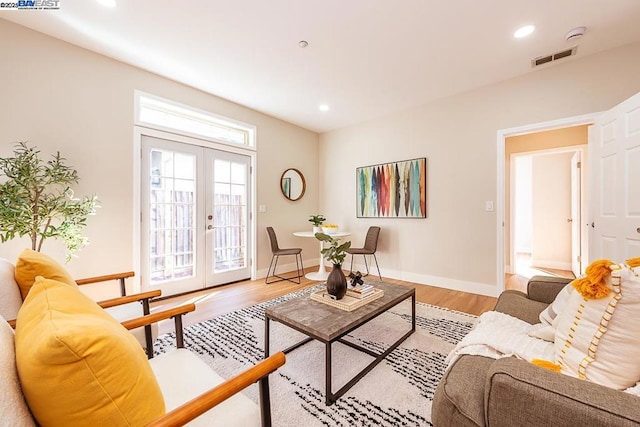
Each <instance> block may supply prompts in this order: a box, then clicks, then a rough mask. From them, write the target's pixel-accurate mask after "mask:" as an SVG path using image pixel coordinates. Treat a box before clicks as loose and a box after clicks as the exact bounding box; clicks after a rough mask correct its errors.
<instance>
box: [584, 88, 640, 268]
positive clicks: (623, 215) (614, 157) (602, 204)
mask: <svg viewBox="0 0 640 427" xmlns="http://www.w3.org/2000/svg"><path fill="white" fill-rule="evenodd" d="M589 162H590V166H589V167H590V171H591V173H592V175H591V186H592V187H591V188H592V190H591V212H590V217H591V222H590V224H589V233H590V234H589V258H590V261H595V260H597V259H602V258H605V259H610V260H612V261H613V262H623V261H624V260H625V259H628V258H634V257H638V256H640V184H639V183H640V93H638V94H636V95H634V96H632V97H631V98H629V99H627V100H626V101H624V102H622V103H620V104H618V105H616V106H615V107H613V108H612V109H610V110H609V111H607V112H605V113H603V114H602V115H601V116H599V117H598V118H597V119H596V120H595V123H594V124H593V126H592V127H590V128H589Z"/></svg>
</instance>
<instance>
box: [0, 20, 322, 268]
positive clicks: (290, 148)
mask: <svg viewBox="0 0 640 427" xmlns="http://www.w3.org/2000/svg"><path fill="white" fill-rule="evenodd" d="M0 40H2V41H3V42H2V43H0V57H1V58H2V60H0V76H2V82H1V83H0V85H1V86H0V87H1V88H2V89H1V92H2V95H1V97H0V99H1V102H0V155H1V156H7V155H10V154H11V153H12V149H13V142H15V141H23V140H29V142H30V144H33V145H36V146H37V147H38V148H39V149H40V150H41V151H42V152H43V154H45V155H47V156H48V155H49V154H51V153H54V152H55V151H57V150H59V151H60V152H61V153H62V155H63V156H64V157H66V158H67V159H68V164H70V165H72V166H73V167H75V168H76V169H77V170H78V172H79V176H80V178H81V181H80V184H79V185H78V186H77V187H76V190H77V191H76V193H77V194H78V195H84V194H90V193H96V194H97V195H98V197H99V199H100V201H101V204H102V208H101V209H99V211H98V214H97V215H96V216H95V217H92V218H90V220H89V225H88V227H87V229H86V234H87V236H88V237H89V238H90V240H91V244H90V245H89V246H88V247H87V248H85V249H84V250H83V251H81V252H80V253H79V258H77V259H74V260H72V261H71V262H70V263H69V264H68V265H67V267H68V269H69V271H70V272H71V274H72V275H73V276H74V277H85V276H91V275H101V274H107V273H111V272H115V271H126V270H132V269H133V268H134V265H133V260H134V253H133V241H134V239H136V238H137V236H134V235H133V221H135V219H134V217H135V215H134V212H133V183H134V180H137V179H138V177H135V176H133V158H134V157H133V156H134V153H133V148H132V147H133V118H134V117H133V100H134V90H135V89H139V90H142V91H144V92H147V93H150V94H154V95H158V96H161V97H164V98H167V99H171V100H174V101H177V102H180V103H183V104H187V105H191V106H194V107H197V108H200V109H203V110H207V111H211V112H213V113H216V114H220V115H223V116H227V117H231V118H234V119H237V120H240V121H243V122H247V123H251V124H254V125H256V126H257V141H258V142H257V143H258V164H257V174H258V175H257V194H258V197H257V203H258V204H260V205H267V212H266V213H257V212H256V215H257V219H258V222H257V226H258V227H257V248H258V259H257V268H258V270H259V271H264V272H266V269H267V267H268V265H269V260H270V258H271V252H270V249H269V245H268V241H267V237H266V233H265V231H264V228H265V227H266V226H269V225H272V226H273V227H274V228H275V229H276V231H277V232H278V236H279V238H280V240H281V244H282V246H291V245H296V246H298V247H303V249H304V250H303V254H304V257H305V259H308V260H315V259H317V251H318V249H317V244H316V243H314V242H313V241H311V239H298V238H295V237H294V236H292V235H291V232H293V231H295V230H299V229H303V230H306V229H310V228H311V224H310V223H309V222H307V219H308V216H309V215H310V214H313V213H317V212H318V197H319V190H318V188H319V186H318V160H317V158H318V135H317V134H316V133H314V132H311V131H308V130H305V129H302V128H300V127H297V126H294V125H291V124H289V123H286V122H283V121H281V120H278V119H275V118H273V117H270V116H267V115H265V114H262V113H259V112H256V111H254V110H251V109H248V108H246V107H243V106H240V105H237V104H234V103H232V102H229V101H226V100H224V99H221V98H217V97H215V96H211V95H208V94H205V93H203V92H200V91H198V90H195V89H193V88H190V87H187V86H185V85H182V84H179V83H176V82H173V81H171V80H168V79H165V78H162V77H159V76H157V75H155V74H152V73H149V72H145V71H142V70H140V69H137V68H135V67H131V66H129V65H126V64H123V63H121V62H118V61H115V60H112V59H110V58H107V57H104V56H101V55H98V54H95V53H93V52H90V51H87V50H85V49H82V48H79V47H76V46H73V45H71V44H68V43H65V42H62V41H60V40H57V39H54V38H51V37H49V36H46V35H43V34H41V33H37V32H34V31H32V30H29V29H27V28H24V27H21V26H18V25H16V24H13V23H11V22H8V21H5V20H2V19H0ZM289 167H295V168H298V169H300V170H301V171H302V172H303V173H304V175H305V177H306V182H307V189H306V193H305V196H304V197H303V198H302V199H301V200H300V201H298V202H290V201H287V200H286V199H285V198H284V197H283V196H282V194H281V192H280V175H281V174H282V172H283V171H284V170H285V169H287V168H289ZM26 246H29V241H28V240H26V238H25V239H23V240H19V241H18V240H15V241H12V242H9V243H6V244H2V245H0V257H3V258H7V259H9V260H12V261H15V259H16V257H17V255H18V253H19V252H20V250H21V249H22V248H23V247H26ZM43 249H44V251H45V252H46V253H48V254H50V255H52V256H53V257H54V258H56V259H58V260H59V261H63V260H64V257H63V253H62V252H63V251H62V248H61V246H59V244H57V243H56V242H49V241H47V242H46V243H45V245H44V248H43ZM310 262H312V261H310Z"/></svg>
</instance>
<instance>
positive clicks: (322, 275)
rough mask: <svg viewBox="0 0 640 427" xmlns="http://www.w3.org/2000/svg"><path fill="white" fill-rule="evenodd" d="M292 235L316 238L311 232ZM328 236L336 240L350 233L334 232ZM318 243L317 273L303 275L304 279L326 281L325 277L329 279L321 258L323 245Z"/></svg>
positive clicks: (296, 232)
mask: <svg viewBox="0 0 640 427" xmlns="http://www.w3.org/2000/svg"><path fill="white" fill-rule="evenodd" d="M293 235H294V236H297V237H312V238H314V239H315V238H316V235H315V233H314V232H313V231H295V232H294V233H293ZM328 235H329V236H331V237H333V238H334V239H336V238H340V237H346V236H350V235H351V233H349V232H347V231H335V232H333V233H329V234H328ZM318 242H319V243H320V262H319V265H318V271H312V272H310V273H307V274H305V275H304V277H306V278H307V279H310V280H317V281H323V280H327V277H329V271H327V269H326V268H325V265H324V258H323V256H322V248H323V244H322V242H321V241H320V240H318Z"/></svg>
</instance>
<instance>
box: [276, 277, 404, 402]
mask: <svg viewBox="0 0 640 427" xmlns="http://www.w3.org/2000/svg"><path fill="white" fill-rule="evenodd" d="M371 283H372V284H373V285H374V286H375V287H376V288H380V289H383V290H384V296H383V297H382V298H379V299H377V300H374V301H371V302H370V303H368V304H366V305H364V306H362V307H360V308H358V309H356V310H354V311H344V310H340V309H339V308H336V307H332V306H330V305H327V304H323V303H321V302H318V301H314V300H312V299H311V298H310V297H309V295H304V296H301V297H298V298H293V299H290V300H288V301H285V302H283V303H281V304H277V305H275V306H273V307H270V308H267V309H266V310H265V320H264V323H265V334H264V357H265V358H267V357H269V327H270V322H271V321H272V320H273V321H276V322H279V323H282V324H284V325H287V326H288V327H290V328H293V329H295V330H297V331H299V332H302V333H303V334H305V335H307V338H305V339H304V340H302V341H300V342H299V343H296V344H294V345H292V346H291V347H289V348H287V349H285V350H283V351H284V353H285V354H287V353H290V352H292V351H293V350H295V349H297V348H298V347H300V346H302V345H304V344H306V343H308V342H310V341H312V340H317V341H320V342H322V343H324V345H325V394H326V396H325V403H326V404H327V405H331V404H333V403H334V402H335V401H336V400H337V399H339V398H340V396H342V395H343V394H344V393H345V392H347V391H348V390H349V389H350V388H351V387H353V385H354V384H355V383H357V382H358V381H359V380H360V379H361V378H362V377H364V376H365V375H366V374H367V373H368V372H369V371H371V370H372V369H373V368H375V367H376V365H377V364H378V363H380V362H381V361H382V360H384V358H385V357H387V355H388V354H389V353H391V352H392V351H393V350H394V349H395V348H396V347H398V346H399V345H400V344H401V343H402V342H403V341H404V340H406V339H407V338H408V337H409V335H411V334H412V333H413V332H415V330H416V291H415V289H413V288H410V287H407V286H401V285H395V284H392V283H384V282H371ZM408 298H411V330H409V331H408V332H407V333H405V334H404V335H402V336H401V337H400V338H399V339H398V340H397V341H396V342H394V343H393V344H392V345H391V346H390V347H389V348H388V349H387V350H385V351H384V352H382V353H376V352H374V351H371V350H369V349H368V348H364V347H361V346H359V345H357V344H355V343H353V342H350V341H347V340H345V339H343V337H344V336H345V335H347V334H348V333H350V332H352V331H354V330H356V329H358V328H359V327H360V326H362V325H364V324H365V323H367V322H368V321H370V320H371V319H374V318H376V317H378V316H379V315H381V314H382V313H384V312H385V311H387V310H389V309H390V308H391V307H394V306H396V305H398V304H400V303H401V302H402V301H405V300H406V299H408ZM335 342H340V343H342V344H344V345H347V346H349V347H352V348H355V349H356V350H360V351H362V352H363V353H366V354H368V355H369V356H372V357H373V358H374V360H373V361H372V362H371V363H369V364H368V365H367V366H366V367H365V368H364V369H362V370H361V371H360V372H359V373H357V374H356V375H355V376H354V377H353V378H352V379H351V380H350V381H348V382H347V383H346V384H345V385H344V386H342V387H341V388H340V389H339V390H338V391H336V392H335V393H334V392H333V389H332V384H331V346H332V345H333V343H335Z"/></svg>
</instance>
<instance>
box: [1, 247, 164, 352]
mask: <svg viewBox="0 0 640 427" xmlns="http://www.w3.org/2000/svg"><path fill="white" fill-rule="evenodd" d="M16 265H18V266H19V267H18V270H19V271H16V266H14V265H13V264H12V263H11V262H10V261H8V260H5V259H1V258H0V295H1V297H0V315H2V317H4V318H5V319H8V322H9V324H10V325H12V326H13V327H15V320H14V319H15V318H16V317H17V315H18V310H20V307H21V306H22V301H23V299H24V297H26V294H27V293H28V289H26V287H30V285H26V284H25V283H27V282H30V283H31V284H32V283H33V282H34V280H35V277H36V276H38V275H42V276H45V277H47V278H54V279H58V280H62V281H63V282H65V283H76V284H77V285H79V286H82V285H89V284H95V283H104V282H110V281H111V282H112V281H118V282H119V284H120V293H121V295H122V296H121V297H118V298H112V299H109V300H106V301H101V302H99V303H98V304H99V305H100V306H101V307H102V308H104V309H105V310H106V311H107V312H108V313H109V314H110V315H111V316H113V317H114V318H115V319H116V320H118V321H124V320H127V319H132V318H135V317H139V316H141V315H144V314H149V312H150V309H149V303H150V301H151V299H152V298H155V297H158V296H160V295H161V292H160V291H159V290H155V291H150V292H143V293H139V294H133V295H126V287H125V279H127V278H130V277H133V276H134V273H133V271H130V272H124V273H118V274H111V275H106V276H97V277H90V278H86V279H80V280H74V279H73V278H71V277H70V276H69V274H68V273H67V272H66V271H65V270H64V268H63V267H62V266H60V265H59V264H58V263H56V262H55V261H54V260H52V259H51V258H49V257H48V256H46V255H44V254H40V253H37V252H34V251H30V250H26V251H24V252H23V253H22V254H21V255H20V257H19V258H18V262H17V263H16ZM19 282H22V283H23V284H25V285H24V287H25V288H22V287H21V286H20V285H19ZM21 288H22V289H21ZM23 295H24V296H23ZM131 333H132V334H133V335H134V336H135V337H136V339H137V340H138V341H139V342H140V345H141V346H142V348H144V349H145V350H146V352H147V356H148V357H153V341H154V340H155V338H156V337H157V336H158V326H157V325H155V324H154V325H147V326H144V327H142V328H139V329H135V330H132V331H131Z"/></svg>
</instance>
